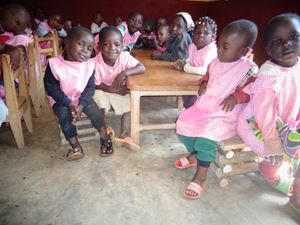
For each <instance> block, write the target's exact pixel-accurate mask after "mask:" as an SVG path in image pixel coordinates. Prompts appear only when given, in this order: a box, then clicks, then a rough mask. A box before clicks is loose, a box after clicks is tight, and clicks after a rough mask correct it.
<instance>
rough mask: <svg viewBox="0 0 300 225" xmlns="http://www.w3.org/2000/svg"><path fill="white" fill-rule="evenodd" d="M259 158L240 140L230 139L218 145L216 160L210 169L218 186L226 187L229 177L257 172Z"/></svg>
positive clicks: (238, 138) (237, 137)
mask: <svg viewBox="0 0 300 225" xmlns="http://www.w3.org/2000/svg"><path fill="white" fill-rule="evenodd" d="M258 161H259V157H258V156H257V155H256V154H255V153H254V152H252V151H251V149H250V148H249V147H248V146H247V145H246V144H245V143H244V142H243V141H242V140H241V139H240V137H239V136H235V137H232V138H230V139H228V140H225V141H223V142H221V143H220V145H219V148H218V150H217V160H216V161H215V162H214V163H212V165H211V166H212V168H213V170H214V171H215V173H216V176H217V177H218V178H219V182H220V186H221V187H226V186H227V185H228V184H229V182H230V179H229V178H230V177H232V176H236V175H241V174H247V173H250V172H255V171H258Z"/></svg>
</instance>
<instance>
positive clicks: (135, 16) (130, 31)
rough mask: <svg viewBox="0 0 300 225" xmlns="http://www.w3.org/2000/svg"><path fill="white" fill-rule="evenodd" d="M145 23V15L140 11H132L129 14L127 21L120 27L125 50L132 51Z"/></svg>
mask: <svg viewBox="0 0 300 225" xmlns="http://www.w3.org/2000/svg"><path fill="white" fill-rule="evenodd" d="M142 25H143V15H142V14H141V13H139V12H132V13H130V14H129V15H128V19H127V21H126V22H125V21H123V22H122V23H121V25H119V26H118V29H119V30H120V31H121V33H122V36H123V50H126V51H131V50H132V49H133V46H134V45H135V43H136V41H137V40H138V38H139V36H140V35H141V32H140V31H141V29H142Z"/></svg>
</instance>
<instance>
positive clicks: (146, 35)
mask: <svg viewBox="0 0 300 225" xmlns="http://www.w3.org/2000/svg"><path fill="white" fill-rule="evenodd" d="M153 31H154V22H153V21H152V20H150V19H144V20H143V26H142V34H141V35H140V37H139V39H138V40H137V42H136V43H135V45H134V47H135V48H155V43H154V40H155V34H154V32H153Z"/></svg>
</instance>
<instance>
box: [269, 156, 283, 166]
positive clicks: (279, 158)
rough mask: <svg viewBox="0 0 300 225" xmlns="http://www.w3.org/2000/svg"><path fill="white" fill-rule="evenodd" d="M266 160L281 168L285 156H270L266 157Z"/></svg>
mask: <svg viewBox="0 0 300 225" xmlns="http://www.w3.org/2000/svg"><path fill="white" fill-rule="evenodd" d="M264 160H266V161H269V162H271V163H272V165H278V166H280V165H281V163H282V160H283V155H270V156H266V157H264Z"/></svg>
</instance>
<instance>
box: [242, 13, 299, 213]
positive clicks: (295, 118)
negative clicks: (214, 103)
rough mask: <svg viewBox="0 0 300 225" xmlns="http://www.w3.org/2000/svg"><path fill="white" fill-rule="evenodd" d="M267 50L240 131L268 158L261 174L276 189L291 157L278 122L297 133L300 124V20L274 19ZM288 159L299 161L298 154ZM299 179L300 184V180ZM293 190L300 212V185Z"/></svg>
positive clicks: (283, 16)
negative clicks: (283, 164)
mask: <svg viewBox="0 0 300 225" xmlns="http://www.w3.org/2000/svg"><path fill="white" fill-rule="evenodd" d="M264 46H265V49H266V51H267V54H268V56H269V57H270V59H269V60H268V61H266V62H265V63H264V64H263V65H262V66H261V68H260V70H259V72H258V75H257V79H256V80H255V82H254V83H252V84H250V85H249V86H248V87H247V88H246V91H247V93H249V95H250V96H251V100H250V102H249V103H248V104H247V105H246V106H245V107H244V108H243V110H242V111H241V113H240V115H239V119H238V127H237V128H238V133H239V135H240V137H241V138H242V139H243V140H244V142H245V143H246V144H247V145H249V146H250V147H251V148H252V150H253V151H254V152H255V153H256V154H258V155H259V156H261V157H263V158H265V161H263V162H261V164H260V171H261V174H262V175H263V176H264V177H265V178H266V180H267V181H269V182H270V183H271V184H273V185H276V184H278V183H280V182H281V181H282V180H281V181H280V179H285V177H287V174H285V175H284V177H280V176H278V175H277V171H278V169H279V168H280V164H281V160H282V155H283V154H284V153H289V152H287V149H286V148H285V147H284V146H283V142H284V141H285V140H283V142H282V140H281V138H280V133H279V131H278V129H277V124H278V118H280V120H281V121H282V122H283V123H284V124H289V126H290V127H291V128H294V129H297V126H298V128H299V123H300V121H299V109H300V76H299V74H300V60H299V55H300V20H299V16H298V15H296V14H291V13H287V14H281V15H278V16H276V17H274V18H272V19H271V20H270V22H269V23H268V24H267V26H266V28H265V31H264ZM299 150H300V149H299ZM289 155H290V156H291V157H297V154H296V152H293V154H292V155H291V154H290V153H289ZM298 158H299V154H298ZM294 169H295V168H294ZM298 175H300V173H298ZM298 179H299V180H298V183H299V182H300V176H299V177H298ZM296 180H297V179H296ZM299 184H300V183H299ZM294 190H295V192H298V197H297V198H296V197H294V198H293V197H292V202H293V203H294V204H295V206H296V207H298V208H300V185H298V186H297V188H296V189H294ZM282 191H283V190H282Z"/></svg>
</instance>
